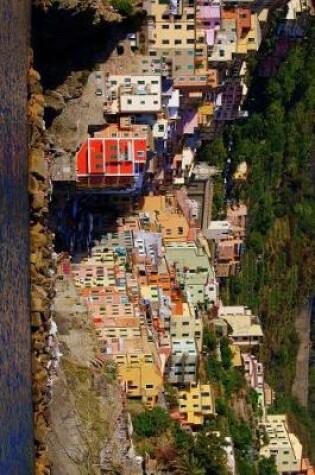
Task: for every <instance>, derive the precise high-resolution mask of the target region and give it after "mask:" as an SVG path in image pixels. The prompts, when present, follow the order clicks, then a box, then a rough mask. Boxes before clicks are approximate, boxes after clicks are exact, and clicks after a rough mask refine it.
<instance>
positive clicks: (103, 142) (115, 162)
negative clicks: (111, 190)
mask: <svg viewBox="0 0 315 475" xmlns="http://www.w3.org/2000/svg"><path fill="white" fill-rule="evenodd" d="M126 134H127V135H128V136H127V137H104V138H101V137H88V138H87V139H86V140H85V142H84V143H83V145H82V146H81V148H80V149H79V151H78V152H77V155H76V179H77V182H78V185H79V186H89V185H91V186H95V187H97V186H98V187H100V188H103V187H104V188H105V187H110V186H116V187H118V188H119V186H121V187H123V186H128V185H131V184H133V183H134V182H135V180H136V179H137V178H139V176H142V175H143V172H144V170H145V164H146V161H147V148H148V144H147V139H146V138H145V137H142V138H141V137H137V136H130V135H129V132H126Z"/></svg>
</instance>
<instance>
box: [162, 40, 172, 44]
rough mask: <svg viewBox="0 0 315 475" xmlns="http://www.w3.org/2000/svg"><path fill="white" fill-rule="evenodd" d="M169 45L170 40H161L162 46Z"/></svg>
mask: <svg viewBox="0 0 315 475" xmlns="http://www.w3.org/2000/svg"><path fill="white" fill-rule="evenodd" d="M169 44H170V40H162V45H169Z"/></svg>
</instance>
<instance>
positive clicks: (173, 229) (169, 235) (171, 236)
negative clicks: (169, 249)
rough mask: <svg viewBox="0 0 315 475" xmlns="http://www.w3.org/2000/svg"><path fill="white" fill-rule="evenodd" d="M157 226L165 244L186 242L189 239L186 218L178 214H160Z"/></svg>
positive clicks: (157, 216)
mask: <svg viewBox="0 0 315 475" xmlns="http://www.w3.org/2000/svg"><path fill="white" fill-rule="evenodd" d="M156 225H157V229H158V231H159V232H160V233H161V234H162V237H163V240H164V242H166V243H167V242H171V241H176V242H185V241H187V239H188V234H189V224H188V222H187V220H186V218H185V216H183V215H181V214H178V213H166V212H163V213H158V214H157V215H156Z"/></svg>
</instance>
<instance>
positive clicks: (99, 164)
mask: <svg viewBox="0 0 315 475" xmlns="http://www.w3.org/2000/svg"><path fill="white" fill-rule="evenodd" d="M95 168H96V170H101V169H102V168H103V165H102V164H101V163H96V165H95Z"/></svg>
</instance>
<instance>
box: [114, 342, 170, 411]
mask: <svg viewBox="0 0 315 475" xmlns="http://www.w3.org/2000/svg"><path fill="white" fill-rule="evenodd" d="M105 354H106V356H107V357H108V358H110V359H113V360H114V361H115V362H116V364H117V366H118V373H119V376H120V377H121V380H122V384H123V386H124V389H125V390H126V394H127V397H129V398H137V399H142V401H143V402H144V403H145V404H146V405H147V406H148V407H152V406H154V405H155V404H156V402H157V399H158V395H159V393H160V392H161V391H162V388H163V377H162V374H161V370H160V362H159V361H158V360H157V357H154V356H153V355H152V350H151V348H150V346H149V343H148V342H147V340H146V339H145V338H142V337H141V338H140V337H127V338H109V339H108V340H107V342H106V346H105Z"/></svg>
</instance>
